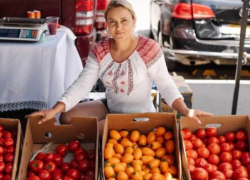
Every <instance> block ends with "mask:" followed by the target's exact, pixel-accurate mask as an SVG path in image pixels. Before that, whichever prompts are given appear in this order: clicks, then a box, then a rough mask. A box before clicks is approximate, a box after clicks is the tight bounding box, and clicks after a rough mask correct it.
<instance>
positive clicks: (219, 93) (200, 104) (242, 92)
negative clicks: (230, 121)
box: [185, 79, 250, 116]
mask: <svg viewBox="0 0 250 180" xmlns="http://www.w3.org/2000/svg"><path fill="white" fill-rule="evenodd" d="M185 81H186V83H187V84H188V85H189V86H190V88H191V89H192V91H193V103H192V107H193V108H194V109H199V110H204V111H207V112H211V113H213V115H231V112H232V103H233V94H234V87H235V85H234V84H235V81H234V80H188V79H185ZM249 90H250V81H248V80H241V81H240V88H239V94H238V102H237V111H236V114H237V115H248V116H250V91H249Z"/></svg>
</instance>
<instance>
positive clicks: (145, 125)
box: [107, 113, 175, 134]
mask: <svg viewBox="0 0 250 180" xmlns="http://www.w3.org/2000/svg"><path fill="white" fill-rule="evenodd" d="M159 114H161V116H159ZM166 118H168V119H172V120H175V115H174V114H167V113H158V114H156V113H141V114H108V115H107V120H108V121H109V122H108V129H116V130H122V129H131V128H133V129H134V130H135V129H138V130H140V132H141V133H143V134H146V133H148V132H150V131H152V130H153V128H156V127H158V126H161V125H162V121H163V120H164V119H166ZM114 122H115V123H114ZM172 122H174V121H172ZM166 127H167V128H171V129H172V127H173V124H166Z"/></svg>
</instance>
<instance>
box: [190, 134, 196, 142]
mask: <svg viewBox="0 0 250 180" xmlns="http://www.w3.org/2000/svg"><path fill="white" fill-rule="evenodd" d="M196 138H197V137H196V136H195V135H194V134H192V136H191V138H190V139H189V140H190V141H193V140H194V139H196Z"/></svg>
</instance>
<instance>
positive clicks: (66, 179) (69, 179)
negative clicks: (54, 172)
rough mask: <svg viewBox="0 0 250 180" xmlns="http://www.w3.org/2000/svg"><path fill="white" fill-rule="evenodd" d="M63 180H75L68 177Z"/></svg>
mask: <svg viewBox="0 0 250 180" xmlns="http://www.w3.org/2000/svg"><path fill="white" fill-rule="evenodd" d="M62 180H73V179H72V178H70V177H68V176H63V178H62Z"/></svg>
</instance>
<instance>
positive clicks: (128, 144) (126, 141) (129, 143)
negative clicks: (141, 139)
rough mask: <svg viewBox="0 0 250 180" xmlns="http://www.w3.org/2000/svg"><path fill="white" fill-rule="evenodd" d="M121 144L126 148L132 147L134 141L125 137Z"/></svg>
mask: <svg viewBox="0 0 250 180" xmlns="http://www.w3.org/2000/svg"><path fill="white" fill-rule="evenodd" d="M120 144H121V145H122V146H123V147H124V148H126V147H132V145H133V143H132V142H131V141H130V140H128V139H125V138H123V139H122V141H121V142H120Z"/></svg>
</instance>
